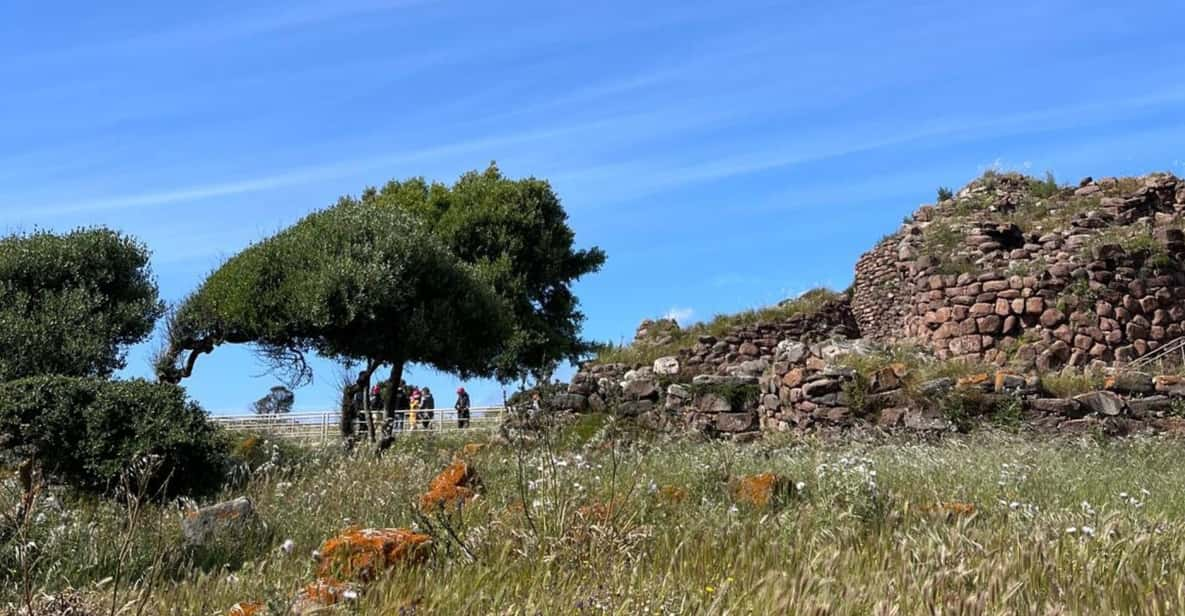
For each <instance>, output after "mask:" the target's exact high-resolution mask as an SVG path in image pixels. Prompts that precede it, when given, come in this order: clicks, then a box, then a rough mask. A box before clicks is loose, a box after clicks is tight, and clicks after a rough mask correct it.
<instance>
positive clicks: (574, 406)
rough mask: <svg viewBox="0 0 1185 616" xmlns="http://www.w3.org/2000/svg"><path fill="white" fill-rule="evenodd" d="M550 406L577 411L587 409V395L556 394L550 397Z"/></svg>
mask: <svg viewBox="0 0 1185 616" xmlns="http://www.w3.org/2000/svg"><path fill="white" fill-rule="evenodd" d="M551 406H552V407H553V408H556V409H560V410H572V411H576V412H577V413H581V412H584V411H585V410H587V409H588V396H582V395H580V394H571V393H569V394H556V395H555V396H554V397H552V399H551Z"/></svg>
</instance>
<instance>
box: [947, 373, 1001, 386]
mask: <svg viewBox="0 0 1185 616" xmlns="http://www.w3.org/2000/svg"><path fill="white" fill-rule="evenodd" d="M991 381H992V377H991V376H990V375H988V373H986V372H980V373H977V374H969V375H967V376H964V377H959V380H958V382H957V383H956V384H955V386H956V387H959V388H964V387H982V386H983V385H984V384H986V383H989V382H991Z"/></svg>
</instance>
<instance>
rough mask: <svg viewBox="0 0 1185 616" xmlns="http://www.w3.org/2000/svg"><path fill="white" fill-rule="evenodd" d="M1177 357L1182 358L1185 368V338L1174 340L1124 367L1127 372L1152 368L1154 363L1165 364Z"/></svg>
mask: <svg viewBox="0 0 1185 616" xmlns="http://www.w3.org/2000/svg"><path fill="white" fill-rule="evenodd" d="M1175 355H1179V356H1180V358H1181V365H1182V366H1185V336H1182V337H1180V338H1177V339H1176V340H1173V341H1172V342H1170V343H1168V344H1166V345H1164V346H1162V347H1160V348H1158V349H1156V350H1155V351H1152V352H1151V353H1148V354H1147V355H1144V356H1143V357H1140V358H1138V359H1136V360H1134V361H1132V362H1131V363H1129V364H1127V365H1126V366H1124V368H1125V369H1127V370H1136V369H1139V368H1144V367H1147V366H1151V365H1152V364H1154V363H1158V362H1161V363H1163V361H1164V360H1166V359H1168V358H1169V357H1172V356H1175Z"/></svg>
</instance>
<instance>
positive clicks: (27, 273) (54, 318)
mask: <svg viewBox="0 0 1185 616" xmlns="http://www.w3.org/2000/svg"><path fill="white" fill-rule="evenodd" d="M148 258H149V254H148V250H147V248H145V247H144V246H143V245H142V244H140V243H139V242H137V241H135V240H133V239H131V238H129V237H127V236H124V235H121V234H119V233H117V232H115V231H111V230H108V229H103V228H95V229H82V230H77V231H73V232H71V233H67V234H62V235H55V234H52V233H48V232H36V233H32V234H28V235H10V236H8V237H5V238H3V239H0V381H11V380H15V379H20V378H25V377H30V376H35V375H44V374H54V375H63V376H75V377H108V376H110V375H111V374H112V373H113V372H115V371H116V370H119V369H121V368H123V367H124V365H125V357H126V348H127V347H128V346H129V345H132V344H135V343H137V342H141V341H143V340H144V339H145V338H147V337H148V336H149V335H150V334H151V333H152V329H153V326H154V324H155V322H156V320H157V319H158V318H159V317H160V316H161V314H163V312H164V306H163V304H162V303H161V302H160V300H159V299H158V294H157V286H156V282H155V281H154V280H153V277H152V273H151V271H150V269H149V266H148Z"/></svg>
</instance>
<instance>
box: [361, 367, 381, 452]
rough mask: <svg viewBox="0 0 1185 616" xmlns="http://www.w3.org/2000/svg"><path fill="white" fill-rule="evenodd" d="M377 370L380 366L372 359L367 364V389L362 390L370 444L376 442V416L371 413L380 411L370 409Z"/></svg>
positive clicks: (365, 385)
mask: <svg viewBox="0 0 1185 616" xmlns="http://www.w3.org/2000/svg"><path fill="white" fill-rule="evenodd" d="M377 368H378V364H377V362H376V361H375V360H373V359H372V360H370V361H369V362H368V363H367V365H366V383H365V384H364V385H363V386H364V387H365V389H364V390H362V408H364V409H366V431H367V432H369V433H370V442H372V443H373V442H375V434H376V431H375V426H374V414H373V413H371V411H372V410H378V409H372V408H370V384H371V382H372V377H373V376H374V371H375V370H376V369H377Z"/></svg>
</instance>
